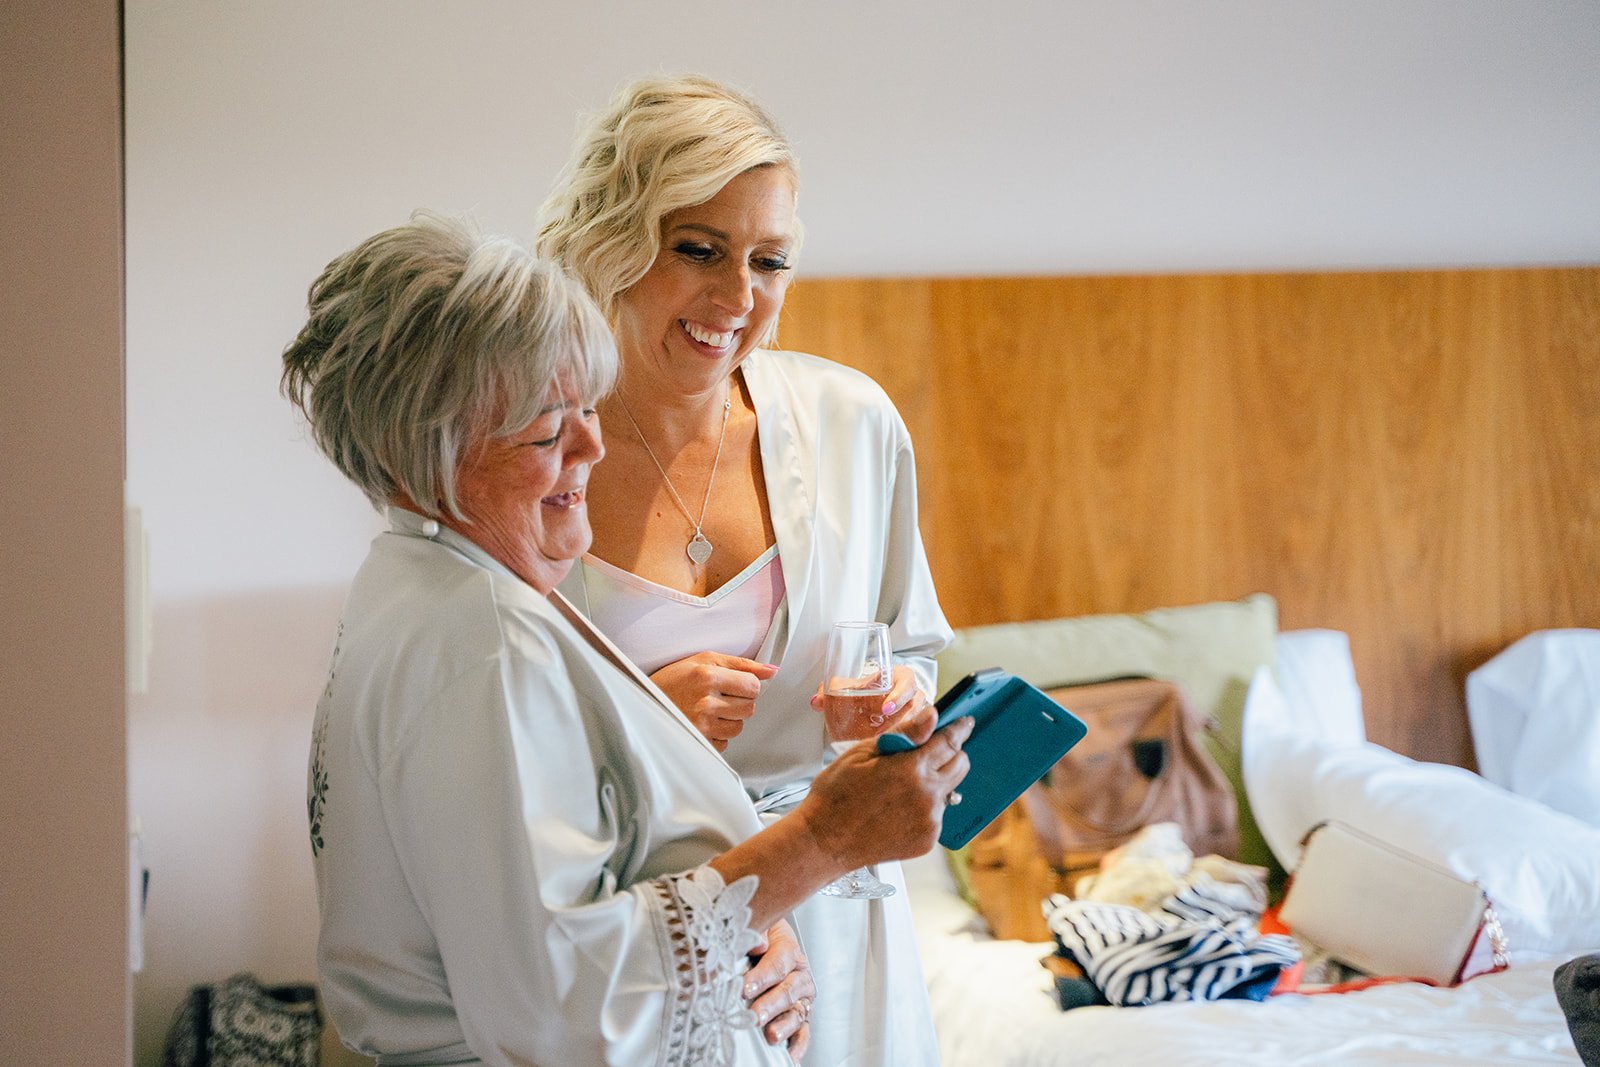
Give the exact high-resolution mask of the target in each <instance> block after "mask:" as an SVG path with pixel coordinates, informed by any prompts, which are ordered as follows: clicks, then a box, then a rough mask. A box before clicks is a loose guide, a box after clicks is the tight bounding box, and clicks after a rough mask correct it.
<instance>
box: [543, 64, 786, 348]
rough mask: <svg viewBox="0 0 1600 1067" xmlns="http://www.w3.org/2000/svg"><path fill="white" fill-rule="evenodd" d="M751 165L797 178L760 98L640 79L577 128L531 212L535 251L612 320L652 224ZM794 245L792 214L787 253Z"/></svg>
mask: <svg viewBox="0 0 1600 1067" xmlns="http://www.w3.org/2000/svg"><path fill="white" fill-rule="evenodd" d="M756 167H782V168H784V170H786V171H787V172H788V173H789V176H790V178H791V179H792V180H793V182H794V184H795V185H797V186H798V184H799V181H798V179H799V173H798V171H797V169H796V166H795V158H794V152H793V150H792V149H791V148H790V145H789V141H788V139H787V138H786V137H784V135H783V133H782V132H781V131H780V130H779V129H778V124H777V123H776V122H775V121H774V120H773V118H772V116H771V115H769V114H768V113H767V111H766V109H764V108H763V107H762V106H761V105H760V104H758V103H756V102H755V101H754V100H752V99H751V98H750V97H748V96H746V95H745V94H744V93H741V92H739V91H738V90H736V89H733V88H731V87H730V86H727V85H724V84H722V83H721V82H718V81H714V80H713V79H711V78H707V77H703V76H701V75H693V74H691V75H681V76H676V77H651V78H641V79H639V80H638V81H635V82H632V83H630V84H628V85H626V86H624V87H623V88H622V89H621V90H620V91H618V93H617V94H616V95H615V96H614V97H613V98H612V100H611V103H610V105H609V106H608V107H607V108H606V110H605V111H604V112H602V113H601V114H599V115H597V116H595V117H594V118H592V119H591V120H590V121H589V122H588V124H587V126H586V127H585V128H584V129H583V130H582V131H581V132H580V134H579V136H578V141H577V144H576V147H575V149H574V151H573V155H572V159H571V160H570V161H569V162H568V163H567V166H566V168H565V170H563V171H562V173H561V177H560V178H559V179H558V180H557V182H556V186H555V189H554V191H553V192H552V193H551V194H550V196H549V198H548V199H547V200H545V202H544V205H543V206H542V207H541V208H540V210H539V237H538V242H537V246H536V247H537V249H538V252H539V254H540V255H541V256H544V257H546V258H549V259H553V260H555V261H556V262H558V263H561V264H562V265H563V266H565V267H566V268H567V270H568V271H570V272H571V273H572V275H573V276H574V277H576V278H577V279H578V280H579V281H581V282H582V283H583V285H584V288H586V289H588V291H589V295H590V296H591V297H593V298H594V301H595V303H597V304H599V305H600V310H601V311H602V312H603V313H604V314H605V316H606V318H607V319H608V320H609V321H612V322H615V321H616V308H617V297H618V295H619V294H621V293H622V292H623V291H624V290H626V289H628V288H629V287H630V286H632V285H633V284H634V283H635V282H637V281H638V280H639V279H640V278H642V277H644V275H645V272H646V271H648V270H649V269H650V265H651V264H652V263H654V262H655V259H656V255H657V254H658V253H659V252H660V251H661V220H662V219H663V218H665V217H666V216H667V214H668V213H669V212H672V211H676V210H678V209H679V208H685V207H692V206H694V205H696V204H703V203H705V202H706V201H707V200H710V199H711V198H712V197H714V196H716V195H717V193H719V192H721V191H722V187H723V186H725V185H727V184H728V182H730V181H732V180H733V179H734V178H736V177H738V176H739V175H741V174H743V173H744V172H745V171H747V170H751V169H753V168H756ZM799 243H800V223H799V220H798V219H796V221H795V247H794V248H793V249H791V250H790V251H791V253H792V254H793V253H798V251H799ZM770 341H771V338H770V336H769V337H765V338H762V340H761V344H762V345H767V344H769V343H770Z"/></svg>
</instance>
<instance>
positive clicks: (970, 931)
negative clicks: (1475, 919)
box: [904, 849, 1579, 1067]
mask: <svg viewBox="0 0 1600 1067" xmlns="http://www.w3.org/2000/svg"><path fill="white" fill-rule="evenodd" d="M904 868H905V874H906V882H907V890H908V892H909V894H910V897H911V905H912V912H913V915H914V916H915V919H916V924H917V936H918V940H919V943H920V946H921V950H922V966H923V972H924V975H925V977H926V978H927V982H928V991H929V995H930V997H931V1000H932V1003H933V1013H934V1021H935V1025H936V1026H937V1028H938V1032H939V1052H940V1059H941V1064H942V1067H1064V1065H1068V1064H1071V1065H1072V1067H1093V1065H1096V1064H1128V1063H1182V1064H1185V1065H1186V1067H1187V1065H1202V1067H1203V1065H1208V1064H1217V1065H1219V1067H1220V1065H1223V1064H1226V1065H1228V1067H1251V1065H1256V1064H1259V1065H1262V1067H1268V1065H1270V1067H1282V1065H1285V1064H1308V1065H1320V1064H1326V1065H1330V1067H1331V1065H1336V1064H1338V1065H1343V1064H1434V1065H1437V1064H1453V1065H1459V1064H1465V1065H1473V1064H1482V1065H1485V1067H1487V1065H1490V1064H1494V1065H1496V1067H1505V1065H1508V1064H1569V1065H1570V1064H1576V1063H1578V1062H1579V1060H1578V1055H1577V1052H1576V1050H1575V1049H1574V1048H1573V1044H1572V1037H1571V1035H1570V1033H1569V1032H1568V1031H1567V1025H1566V1019H1565V1017H1564V1016H1563V1015H1562V1013H1561V1008H1560V1005H1558V1004H1557V1003H1556V999H1555V992H1554V988H1553V986H1552V984H1551V975H1552V972H1553V971H1554V970H1555V968H1556V967H1557V966H1558V965H1559V964H1560V963H1561V962H1562V960H1563V959H1565V958H1566V957H1561V958H1552V959H1545V960H1539V961H1534V962H1528V963H1525V964H1520V965H1518V966H1516V967H1513V968H1512V969H1511V970H1509V971H1505V972H1502V973H1500V974H1493V975H1485V976H1482V977H1480V978H1475V979H1473V980H1472V981H1470V982H1467V983H1464V984H1463V985H1460V986H1457V987H1456V988H1454V989H1438V988H1434V987H1431V986H1425V985H1421V984H1413V983H1405V984H1394V985H1386V986H1377V987H1374V988H1371V989H1367V990H1362V991H1360V992H1355V993H1345V994H1337V995H1322V996H1299V995H1292V994H1291V995H1287V996H1278V997H1273V998H1270V999H1269V1000H1267V1001H1266V1002H1263V1003H1255V1002H1251V1001H1213V1002H1209V1003H1198V1004H1166V1005H1157V1006H1152V1007H1144V1008H1107V1007H1089V1008H1077V1009H1074V1010H1072V1011H1070V1012H1064V1011H1062V1010H1061V1009H1060V1008H1059V1007H1058V1006H1057V1005H1056V1003H1055V1001H1054V1000H1053V999H1052V994H1051V985H1050V977H1049V975H1048V974H1047V973H1046V972H1045V970H1044V969H1043V968H1042V967H1041V966H1039V962H1038V961H1039V958H1040V957H1041V956H1043V955H1045V954H1047V953H1048V952H1049V951H1050V948H1051V946H1049V945H1048V944H1029V943H1025V942H1018V941H995V940H993V939H992V938H990V937H989V936H988V934H987V933H986V932H985V931H984V928H983V921H982V919H980V918H979V917H978V915H977V913H975V912H974V911H973V910H972V909H971V908H969V907H968V906H967V905H966V903H965V902H964V901H962V900H961V898H960V897H959V896H957V895H956V892H955V885H954V881H953V880H952V878H951V876H950V872H949V869H948V867H947V866H946V865H945V862H944V857H943V855H942V853H941V852H940V850H937V849H936V850H935V851H934V852H933V853H930V854H929V855H928V856H925V857H923V858H921V859H919V860H914V861H911V862H909V863H907V864H905V865H904Z"/></svg>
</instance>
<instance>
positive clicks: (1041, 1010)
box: [906, 631, 1600, 1067]
mask: <svg viewBox="0 0 1600 1067" xmlns="http://www.w3.org/2000/svg"><path fill="white" fill-rule="evenodd" d="M1276 643H1277V652H1278V655H1277V662H1276V665H1275V670H1274V669H1269V668H1266V667H1261V668H1258V669H1257V670H1256V672H1255V675H1254V677H1253V678H1252V681H1251V684H1250V686H1249V695H1248V697H1247V698H1246V701H1245V708H1244V712H1243V716H1242V718H1243V724H1242V734H1243V737H1242V747H1243V754H1242V771H1243V778H1244V781H1245V783H1246V785H1247V786H1248V793H1249V801H1250V805H1251V807H1252V808H1253V809H1254V811H1255V818H1256V821H1257V822H1258V823H1259V825H1260V830H1261V833H1262V836H1263V837H1264V839H1265V840H1266V842H1267V843H1268V845H1270V846H1271V849H1272V852H1273V853H1274V854H1275V855H1276V856H1278V858H1279V859H1280V860H1281V861H1282V862H1284V865H1285V867H1292V866H1293V861H1294V859H1295V858H1296V848H1297V842H1298V841H1299V839H1300V837H1301V836H1302V835H1303V834H1304V832H1305V831H1306V830H1307V829H1309V828H1310V827H1311V826H1312V825H1314V824H1315V823H1316V822H1318V821H1321V820H1323V819H1327V818H1332V817H1337V818H1340V819H1343V820H1345V821H1347V822H1350V823H1352V824H1354V825H1357V826H1359V827H1361V828H1363V829H1365V830H1366V831H1368V832H1371V833H1375V834H1377V835H1379V836H1382V837H1384V838H1385V839H1388V840H1391V841H1393V842H1394V843H1396V844H1400V845H1402V846H1403V847H1406V848H1408V849H1411V850H1412V851H1415V852H1418V853H1421V854H1423V855H1424V856H1426V857H1427V858H1429V859H1432V860H1433V861H1435V862H1437V863H1440V864H1442V865H1445V866H1448V867H1450V868H1452V869H1453V870H1455V871H1456V872H1457V873H1458V874H1461V875H1463V876H1464V877H1469V878H1472V879H1474V880H1477V881H1479V882H1480V884H1482V885H1483V886H1484V888H1485V890H1486V891H1487V892H1488V894H1489V896H1490V898H1491V900H1493V901H1494V902H1495V903H1496V907H1497V910H1498V911H1499V912H1500V914H1501V918H1502V920H1503V921H1504V923H1505V925H1506V927H1507V933H1508V936H1509V937H1510V938H1511V949H1512V954H1511V958H1512V966H1511V967H1510V968H1509V969H1508V970H1505V971H1502V972H1499V973H1494V974H1486V975H1481V976H1479V977H1477V978H1473V979H1471V980H1469V981H1467V982H1464V983H1462V984H1461V985H1458V986H1456V987H1454V988H1435V987H1432V986H1428V985H1424V984H1421V983H1395V984H1388V985H1379V986H1375V987H1372V988H1369V989H1364V990H1361V991H1358V992H1352V993H1341V994H1317V995H1301V994H1288V995H1281V996H1275V997H1271V998H1269V999H1268V1000H1266V1001H1264V1002H1259V1003H1258V1002H1254V1001H1244V1000H1229V1001H1214V1002H1208V1003H1186V1004H1163V1005H1156V1006H1150V1007H1138V1008H1112V1007H1081V1008H1075V1009H1073V1010H1071V1011H1062V1010H1061V1009H1060V1007H1059V1006H1058V1004H1057V1002H1056V1000H1055V999H1054V994H1053V990H1052V983H1051V978H1050V975H1049V973H1048V972H1046V971H1045V969H1044V968H1043V967H1042V966H1041V965H1040V963H1039V960H1040V958H1041V957H1043V956H1045V955H1048V954H1049V953H1050V952H1051V951H1052V949H1053V947H1054V946H1053V945H1051V944H1049V943H1038V944H1033V943H1024V942H1019V941H997V940H994V939H993V938H991V937H990V936H989V935H988V934H987V932H986V930H985V928H984V924H983V920H982V919H981V918H980V917H979V916H978V915H977V913H976V912H975V911H974V910H973V909H972V908H971V907H970V906H969V905H968V904H967V903H966V902H965V901H964V900H962V899H961V897H960V896H959V895H958V893H957V892H956V886H955V880H954V878H953V877H952V876H951V873H950V870H949V867H948V864H947V862H946V857H945V855H944V854H943V852H942V851H941V850H935V852H934V853H932V854H930V855H929V856H926V857H923V858H922V859H920V860H917V861H914V862H911V863H908V864H906V880H907V891H908V893H909V894H910V898H911V903H912V909H913V913H914V916H915V919H916V924H917V932H918V938H919V942H920V946H921V950H922V959H923V969H924V975H925V978H926V980H927V984H928V989H929V993H930V997H931V999H932V1004H933V1012H934V1020H935V1025H936V1026H937V1028H938V1033H939V1047H940V1056H941V1062H942V1065H943V1067H1058V1065H1061V1067H1064V1065H1069V1064H1070V1065H1073V1067H1086V1065H1092V1064H1113V1063H1115V1064H1132V1063H1156V1064H1164V1063H1182V1064H1185V1065H1190V1064H1197V1065H1199V1064H1219V1065H1220V1064H1228V1065H1250V1064H1261V1065H1269V1064H1270V1065H1274V1067H1277V1065H1283V1064H1483V1065H1490V1064H1493V1065H1497V1067H1498V1065H1506V1064H1539V1063H1550V1064H1558V1063H1559V1064H1575V1063H1579V1062H1580V1060H1579V1056H1578V1053H1577V1050H1576V1049H1575V1048H1574V1046H1573V1041H1572V1037H1571V1034H1570V1032H1569V1030H1568V1028H1567V1023H1566V1018H1565V1016H1564V1014H1563V1013H1562V1010H1561V1007H1560V1005H1559V1004H1558V1003H1557V1000H1556V997H1555V991H1554V986H1553V984H1552V973H1553V971H1554V970H1555V968H1556V967H1557V966H1558V965H1560V964H1561V963H1563V962H1564V961H1566V960H1568V959H1571V958H1573V957H1575V956H1578V955H1584V954H1586V953H1589V952H1594V951H1597V949H1600V829H1597V828H1596V827H1594V826H1592V825H1589V824H1588V823H1586V822H1583V821H1580V820H1578V819H1574V818H1572V817H1571V816H1569V815H1567V814H1565V813H1562V812H1558V811H1554V810H1551V809H1549V808H1548V807H1546V806H1544V805H1542V804H1540V803H1539V802H1537V801H1534V800H1531V799H1529V798H1526V797H1521V796H1517V795H1515V794H1512V793H1510V792H1508V791H1506V790H1504V789H1502V788H1501V787H1499V786H1497V785H1494V784H1492V783H1489V782H1488V781H1486V780H1484V779H1482V778H1480V777H1478V776H1477V775H1473V774H1471V773H1470V772H1467V771H1464V770H1461V769H1459V768H1454V767H1445V766H1442V765H1436V764H1423V763H1416V762H1414V761H1411V760H1408V759H1405V758H1404V757H1401V756H1398V755H1396V754H1394V753H1392V752H1389V751H1387V750H1385V749H1381V748H1379V747H1378V746H1376V745H1371V744H1369V743H1367V742H1366V741H1365V738H1364V731H1363V726H1362V718H1361V707H1360V694H1359V691H1358V690H1357V689H1356V687H1355V676H1354V671H1353V667H1352V665H1351V664H1350V662H1349V645H1348V642H1347V641H1346V640H1345V638H1344V635H1342V634H1337V633H1335V632H1332V631H1305V632H1300V633H1296V634H1289V635H1279V636H1278V638H1277V641H1276Z"/></svg>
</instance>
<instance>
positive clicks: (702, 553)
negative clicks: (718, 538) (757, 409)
mask: <svg viewBox="0 0 1600 1067" xmlns="http://www.w3.org/2000/svg"><path fill="white" fill-rule="evenodd" d="M617 402H618V403H620V404H621V405H622V413H623V414H624V415H626V416H628V421H629V422H631V423H633V432H634V433H636V434H638V435H639V443H640V444H641V445H644V451H645V454H646V455H648V456H649V457H650V462H651V463H654V464H655V465H656V470H658V471H660V472H661V480H662V481H663V482H665V483H666V486H667V492H669V493H671V494H672V499H673V500H675V501H677V504H678V510H679V511H681V512H683V517H684V518H686V519H688V520H689V522H690V523H692V524H693V525H694V536H693V537H691V538H689V543H688V545H686V546H684V551H685V552H687V553H688V554H689V559H690V560H691V561H692V562H693V563H694V565H695V566H696V567H703V566H705V562H706V560H708V559H710V558H711V542H710V541H707V540H706V535H705V534H703V533H701V532H700V528H701V527H702V526H704V525H705V521H706V508H707V507H709V506H710V505H711V483H712V482H714V481H716V480H717V464H718V463H720V462H721V461H722V442H723V440H724V439H725V438H726V437H727V436H728V411H729V409H730V408H732V407H733V394H732V387H731V386H730V388H729V395H728V396H726V397H724V398H723V400H722V432H721V433H720V434H718V435H717V454H716V456H715V457H714V458H713V459H712V460H711V477H709V478H707V479H706V498H705V500H704V501H703V502H702V503H701V504H700V521H699V522H695V521H694V516H693V515H691V514H690V513H689V508H688V507H687V506H686V505H685V504H684V502H683V497H681V496H679V495H678V491H677V490H676V489H674V488H673V487H672V479H671V478H668V477H667V468H665V467H663V466H662V465H661V461H660V460H659V459H657V458H656V454H655V451H654V450H653V449H652V448H651V447H650V442H649V441H646V440H645V438H644V431H643V430H641V429H639V420H638V419H635V418H634V417H633V412H631V411H629V410H628V402H627V401H626V400H623V399H622V390H620V389H619V390H617Z"/></svg>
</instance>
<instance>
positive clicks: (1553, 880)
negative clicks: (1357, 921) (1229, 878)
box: [1241, 668, 1600, 961]
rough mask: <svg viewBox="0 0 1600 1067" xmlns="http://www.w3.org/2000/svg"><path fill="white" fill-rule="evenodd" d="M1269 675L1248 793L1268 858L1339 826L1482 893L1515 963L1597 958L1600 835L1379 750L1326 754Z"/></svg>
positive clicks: (1248, 752) (1253, 735) (1467, 779)
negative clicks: (1585, 955) (1333, 822)
mask: <svg viewBox="0 0 1600 1067" xmlns="http://www.w3.org/2000/svg"><path fill="white" fill-rule="evenodd" d="M1305 714H1306V713H1305V711H1304V709H1298V710H1297V709H1293V708H1291V707H1290V706H1289V704H1288V703H1287V701H1286V700H1285V698H1284V694H1283V692H1282V691H1281V690H1280V689H1279V688H1278V685H1277V683H1276V681H1275V680H1274V679H1273V676H1272V673H1271V671H1268V670H1266V669H1265V668H1263V669H1261V670H1259V671H1257V672H1256V677H1255V679H1254V680H1253V681H1252V683H1251V686H1250V693H1249V696H1248V697H1247V698H1246V700H1245V712H1244V730H1243V738H1242V749H1243V751H1242V754H1241V758H1242V761H1243V770H1244V779H1245V788H1246V789H1247V790H1248V792H1249V795H1250V804H1251V807H1252V809H1253V810H1254V811H1255V812H1256V819H1257V823H1258V824H1259V825H1260V827H1261V831H1262V834H1263V836H1264V837H1265V838H1266V840H1267V843H1268V845H1269V846H1270V847H1271V848H1272V850H1273V853H1274V854H1275V855H1276V856H1277V857H1278V859H1279V861H1280V862H1281V863H1283V865H1284V866H1285V867H1286V868H1288V869H1290V870H1293V868H1294V865H1295V862H1296V861H1297V860H1298V858H1299V841H1300V839H1301V838H1302V837H1304V836H1305V834H1306V832H1307V831H1309V830H1310V829H1311V828H1312V827H1313V826H1315V825H1316V824H1317V823H1319V822H1322V821H1323V820H1325V819H1340V820H1342V821H1343V822H1345V823H1348V824H1349V825H1351V826H1354V827H1356V828H1357V829H1359V830H1362V831H1364V832H1366V833H1368V834H1371V835H1372V836H1374V837H1377V838H1379V839H1381V840H1384V841H1387V842H1389V843H1391V844H1393V845H1396V846H1398V847H1400V848H1403V849H1406V850H1408V851H1410V852H1413V853H1415V854H1417V855H1419V856H1421V857H1423V858H1424V859H1427V860H1430V861H1432V862H1434V863H1437V864H1439V865H1441V866H1444V867H1447V868H1449V869H1450V870H1452V871H1454V872H1455V873H1456V874H1458V875H1460V876H1461V877H1463V878H1469V879H1472V880H1473V881H1476V882H1478V883H1479V884H1480V885H1481V886H1483V888H1484V891H1485V892H1486V893H1488V895H1489V899H1490V900H1491V901H1492V902H1493V904H1494V906H1495V911H1496V913H1497V914H1498V915H1499V916H1500V920H1501V923H1502V924H1503V925H1504V926H1505V930H1506V937H1507V941H1508V943H1509V945H1510V948H1511V952H1512V959H1513V960H1514V961H1522V960H1527V959H1531V958H1535V957H1539V956H1546V955H1551V954H1558V953H1574V952H1585V951H1594V950H1595V949H1596V948H1597V947H1600V829H1596V828H1595V827H1592V826H1589V825H1587V824H1586V823H1583V822H1580V821H1579V820H1577V819H1574V818H1572V817H1571V816H1568V815H1565V814H1562V813H1561V812H1558V811H1554V810H1552V809H1550V808H1548V807H1546V806H1544V805H1543V804H1540V803H1538V802H1536V801H1533V800H1529V799H1528V798H1526V797H1519V796H1516V795H1515V794H1513V793H1508V792H1506V791H1505V790H1504V789H1501V788H1499V787H1498V786H1496V785H1494V784H1492V783H1490V782H1488V781H1485V780H1484V779H1482V778H1480V777H1478V776H1477V775H1475V774H1473V773H1472V772H1470V771H1466V770H1463V769H1461V768H1459V767H1450V766H1446V765H1444V764H1437V763H1419V762H1416V761H1415V760H1411V759H1407V758H1406V757H1404V756H1401V755H1399V754H1398V753H1394V752H1390V751H1389V750H1388V749H1385V748H1381V747H1379V746H1378V745H1374V744H1368V743H1362V744H1357V745H1335V744H1329V743H1328V742H1326V741H1324V740H1323V739H1321V738H1319V737H1317V736H1316V735H1315V734H1314V733H1313V732H1312V731H1311V730H1309V729H1307V728H1306V727H1305V725H1304V722H1303V721H1300V720H1301V719H1302V718H1303V717H1304V715H1305Z"/></svg>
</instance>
